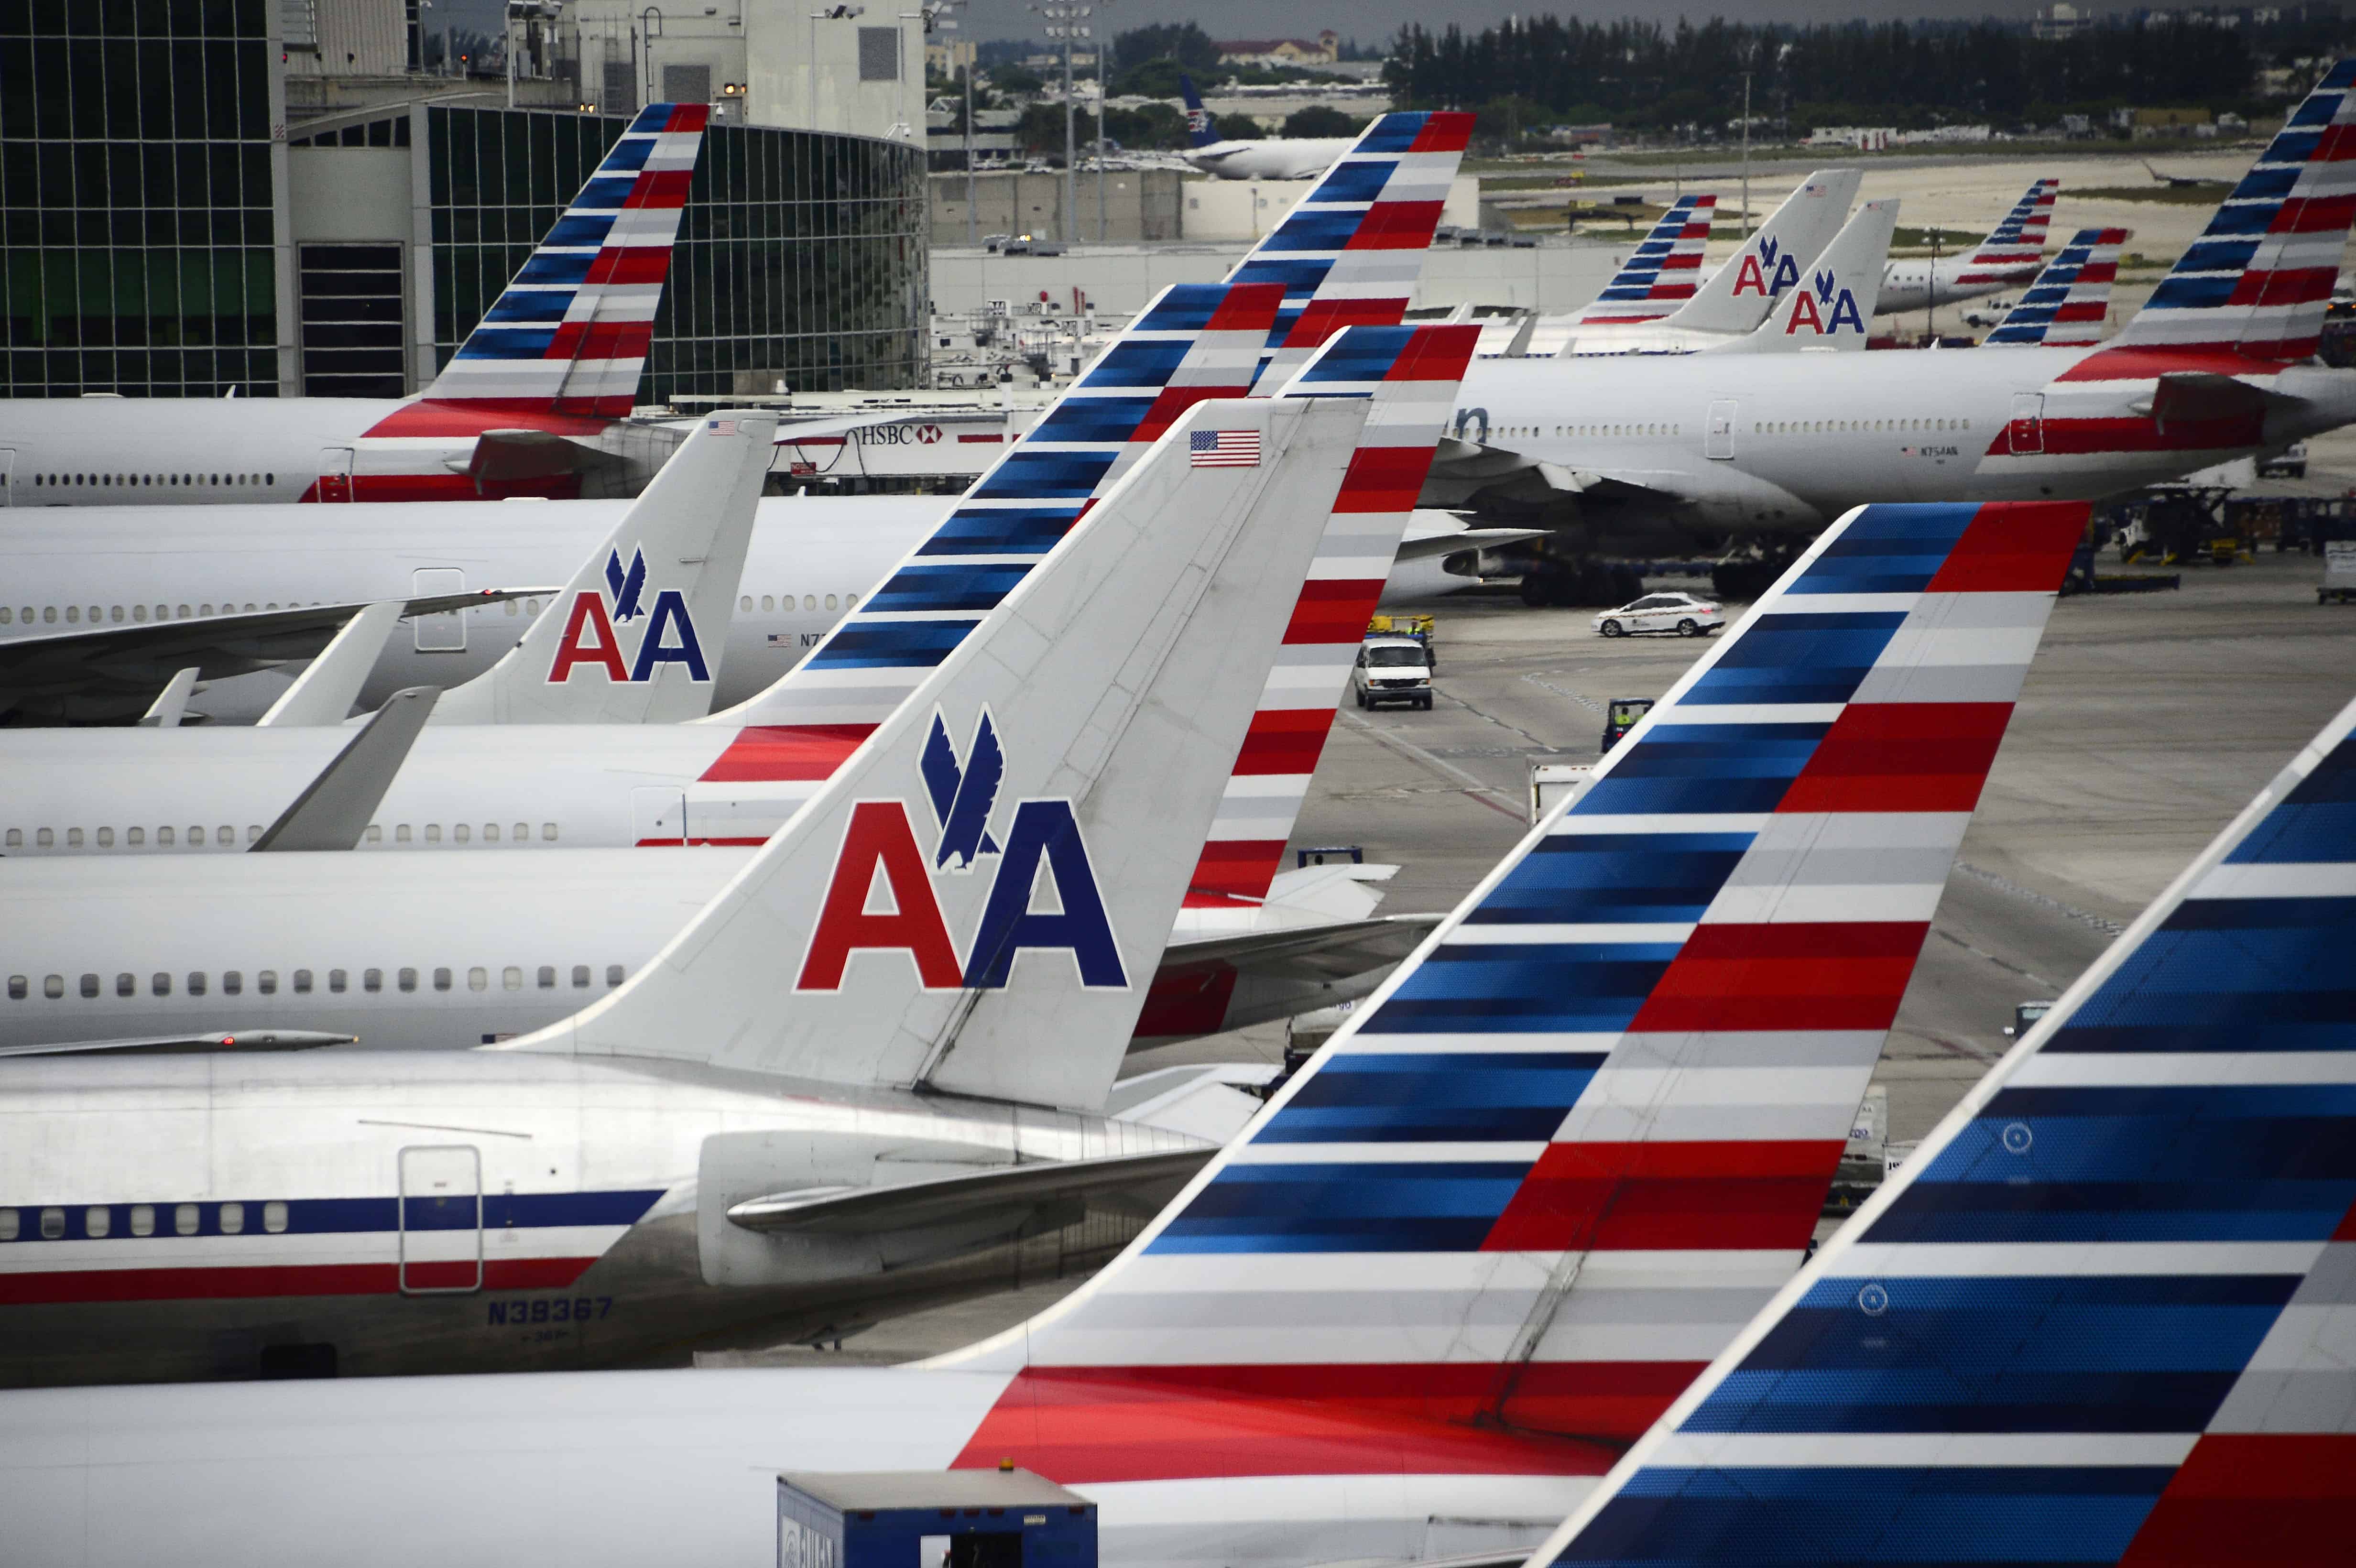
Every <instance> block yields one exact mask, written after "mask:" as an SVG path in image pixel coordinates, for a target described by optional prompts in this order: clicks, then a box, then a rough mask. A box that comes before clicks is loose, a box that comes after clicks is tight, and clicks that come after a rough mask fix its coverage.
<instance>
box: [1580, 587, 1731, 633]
mask: <svg viewBox="0 0 2356 1568" xmlns="http://www.w3.org/2000/svg"><path fill="white" fill-rule="evenodd" d="M1595 629H1596V630H1597V631H1599V632H1601V633H1602V634H1603V635H1605V636H1607V637H1624V636H1626V635H1628V634H1629V633H1631V632H1675V633H1676V635H1679V636H1681V637H1699V636H1706V635H1708V634H1710V633H1712V632H1722V631H1724V630H1726V616H1725V614H1724V613H1721V612H1720V611H1719V607H1718V606H1717V605H1715V604H1713V603H1710V602H1709V601H1708V600H1707V599H1697V598H1695V597H1694V596H1693V595H1692V594H1690V593H1647V594H1645V595H1644V597H1643V598H1642V599H1638V600H1635V601H1633V602H1632V603H1626V604H1622V605H1621V606H1620V608H1618V609H1617V610H1606V611H1605V612H1603V613H1601V615H1598V616H1597V617H1595Z"/></svg>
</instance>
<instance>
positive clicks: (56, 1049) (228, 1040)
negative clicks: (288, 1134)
mask: <svg viewBox="0 0 2356 1568" xmlns="http://www.w3.org/2000/svg"><path fill="white" fill-rule="evenodd" d="M358 1043H359V1036H358V1035H356V1034H323V1033H321V1032H320V1031H318V1030H316V1029H252V1030H246V1029H226V1030H224V1029H213V1030H209V1031H199V1032H197V1033H193V1034H148V1035H138V1036H134V1037H132V1038H129V1039H124V1040H71V1041H69V1042H67V1043H65V1044H62V1045H6V1046H0V1056H86V1055H92V1054H99V1053H104V1054H111V1055H116V1056H178V1055H185V1054H187V1053H189V1052H192V1051H316V1050H317V1049H318V1048H319V1047H321V1046H323V1045H356V1044H358Z"/></svg>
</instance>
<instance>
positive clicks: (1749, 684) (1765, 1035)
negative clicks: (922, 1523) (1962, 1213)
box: [940, 505, 2086, 1484]
mask: <svg viewBox="0 0 2356 1568" xmlns="http://www.w3.org/2000/svg"><path fill="white" fill-rule="evenodd" d="M2085 517H2086V508H2085V507H2083V505H2070V506H2064V505H2013V506H1987V507H1941V506H1891V507H1864V508H1861V509H1859V510H1858V511H1856V512H1853V513H1851V514H1850V515H1849V516H1848V517H1847V518H1845V519H1843V521H1842V522H1841V523H1839V524H1837V525H1836V526H1835V527H1834V528H1832V529H1830V530H1829V531H1828V532H1827V533H1826V535H1825V536H1824V537H1823V538H1822V539H1819V540H1818V541H1817V543H1816V544H1815V546H1814V547H1813V548H1812V549H1810V551H1809V552H1808V553H1807V554H1806V555H1805V556H1804V558H1803V559H1802V560H1800V562H1799V563H1797V564H1796V565H1795V566H1794V569H1793V571H1791V573H1790V574H1788V575H1787V577H1786V578H1785V579H1784V580H1783V581H1782V582H1781V583H1780V584H1778V586H1777V587H1776V589H1775V590H1774V591H1772V592H1771V593H1770V594H1769V595H1767V596H1766V597H1765V598H1764V599H1762V601H1761V602H1760V603H1759V604H1757V605H1756V606H1755V607H1754V608H1753V610H1752V611H1751V614H1750V615H1749V616H1747V617H1746V618H1745V620H1744V622H1743V623H1742V624H1741V625H1740V627H1738V628H1737V629H1736V630H1735V631H1734V632H1733V633H1731V634H1730V635H1729V638H1728V640H1727V641H1725V642H1723V643H1721V644H1719V645H1716V646H1714V647H1713V648H1712V649H1711V650H1710V652H1709V653H1708V655H1706V656H1704V657H1703V658H1702V659H1701V660H1700V661H1699V662H1698V663H1697V665H1696V666H1695V667H1694V668H1693V669H1692V670H1691V671H1689V672H1688V673H1687V675H1686V676H1685V677H1684V678H1682V679H1681V680H1680V681H1679V682H1678V683H1677V684H1676V686H1675V687H1674V688H1672V689H1671V690H1670V692H1669V694H1668V695H1667V697H1665V699H1663V701H1662V703H1661V705H1660V706H1659V707H1658V708H1656V709H1655V710H1654V711H1653V713H1652V714H1651V715H1650V717H1649V718H1648V719H1647V720H1646V721H1645V723H1644V725H1643V726H1641V727H1640V728H1639V729H1638V730H1637V731H1635V732H1634V733H1633V734H1632V735H1631V736H1630V737H1629V738H1628V739H1627V740H1626V741H1622V743H1621V744H1620V746H1619V747H1617V748H1616V749H1615V750H1614V751H1613V752H1612V753H1611V755H1609V756H1608V757H1606V758H1605V759H1604V761H1603V762H1602V763H1601V764H1600V765H1599V767H1598V769H1597V771H1596V774H1595V778H1594V781H1593V783H1592V784H1590V786H1589V787H1588V788H1587V790H1586V791H1585V792H1584V793H1583V794H1582V795H1580V797H1579V798H1578V799H1577V801H1576V802H1575V803H1574V804H1572V805H1570V806H1569V808H1568V809H1567V810H1566V809H1558V811H1557V812H1556V813H1555V814H1554V815H1553V816H1550V817H1549V818H1548V819H1547V821H1546V822H1545V823H1543V824H1542V825H1541V826H1540V827H1538V828H1537V830H1536V831H1535V832H1534V833H1533V834H1532V835H1531V836H1530V837H1528V838H1527V839H1526V840H1525V841H1524V843H1523V845H1522V846H1521V848H1519V849H1518V850H1516V851H1515V853H1514V854H1513V855H1512V856H1510V857H1508V859H1506V860H1505V863H1504V864H1502V865H1501V866H1500V867H1499V868H1498V869H1497V870H1495V871H1494V872H1493V873H1492V874H1491V875H1490V877H1489V878H1488V879H1487V880H1485V881H1484V882H1483V884H1482V886H1481V887H1480V888H1479V889H1477V890H1476V891H1474V892H1473V894H1472V896H1471V897H1470V898H1469V899H1468V900H1467V901H1466V902H1465V904H1464V905H1462V907H1461V908H1460V909H1459V910H1458V911H1457V912H1455V913H1454V914H1453V915H1451V917H1450V918H1449V919H1448V920H1447V921H1446V922H1444V923H1442V924H1441V925H1440V928H1439V929H1438V930H1437V931H1436V932H1435V933H1434V934H1433V936H1432V937H1431V938H1430V940H1428V941H1427V942H1426V944H1425V945H1424V946H1423V947H1422V949H1421V950H1419V953H1418V954H1417V955H1415V956H1414V957H1413V958H1411V959H1410V960H1408V963H1407V964H1406V965H1402V967H1401V969H1400V971H1399V972H1398V974H1397V975H1395V976H1393V977H1392V978H1391V979H1390V980H1389V981H1388V982H1387V983H1386V985H1385V986H1384V987H1383V988H1382V989H1381V990H1380V991H1379V992H1377V993H1376V997H1374V998H1373V1000H1372V1002H1371V1003H1370V1004H1369V1005H1368V1006H1367V1007H1366V1008H1365V1009H1364V1010H1362V1011H1361V1012H1360V1013H1359V1014H1358V1015H1357V1016H1356V1018H1355V1019H1353V1020H1352V1023H1351V1024H1350V1025H1348V1026H1345V1028H1344V1029H1343V1030H1342V1031H1341V1032H1340V1033H1339V1034H1337V1035H1336V1036H1335V1037H1334V1039H1333V1040H1332V1041H1331V1042H1330V1043H1329V1044H1328V1045H1327V1046H1326V1047H1325V1049H1324V1050H1323V1051H1321V1052H1320V1053H1319V1054H1318V1056H1317V1057H1316V1058H1315V1059H1314V1060H1312V1061H1311V1063H1310V1064H1309V1065H1308V1066H1307V1067H1306V1068H1304V1069H1303V1070H1302V1071H1301V1072H1300V1073H1299V1074H1298V1075H1296V1076H1295V1077H1294V1078H1293V1079H1292V1080H1291V1081H1290V1083H1288V1084H1287V1085H1286V1086H1285V1087H1284V1089H1283V1090H1282V1091H1281V1092H1280V1093H1279V1094H1278V1095H1277V1096H1276V1097H1275V1098H1274V1099H1273V1100H1271V1102H1270V1103H1269V1106H1268V1107H1267V1109H1266V1110H1264V1111H1263V1112H1262V1113H1261V1114H1260V1115H1258V1117H1257V1118H1256V1119H1255V1120H1254V1121H1253V1123H1252V1124H1251V1125H1250V1126H1249V1127H1248V1128H1247V1129H1246V1130H1245V1131H1244V1132H1243V1133H1242V1134H1241V1135H1239V1136H1237V1139H1236V1140H1235V1141H1234V1142H1233V1143H1231V1144H1230V1146H1229V1147H1228V1148H1227V1149H1226V1151H1225V1152H1224V1153H1223V1154H1222V1155H1221V1156H1220V1157H1219V1158H1218V1159H1217V1160H1215V1161H1214V1163H1213V1164H1212V1165H1211V1167H1209V1168H1207V1169H1206V1170H1205V1173H1204V1174H1203V1175H1202V1176H1201V1177H1199V1178H1197V1179H1196V1180H1195V1181H1194V1183H1193V1184H1192V1185H1191V1186H1190V1187H1189V1189H1187V1191H1186V1192H1185V1193H1183V1194H1182V1195H1181V1197H1180V1198H1179V1199H1178V1200H1176V1201H1175V1202H1174V1203H1173V1204H1172V1205H1171V1207H1170V1208H1169V1209H1167V1210H1165V1211H1163V1213H1162V1216H1161V1217H1160V1218H1159V1219H1158V1220H1157V1221H1155V1222H1154V1223H1153V1224H1152V1225H1151V1226H1150V1227H1148V1229H1147V1230H1146V1232H1144V1233H1143V1234H1142V1235H1141V1237H1140V1238H1139V1240H1138V1242H1137V1243H1134V1244H1133V1245H1132V1246H1131V1248H1130V1251H1129V1252H1128V1253H1125V1254H1124V1255H1123V1257H1122V1258H1121V1259H1120V1260H1119V1261H1118V1262H1117V1263H1116V1264H1113V1265H1112V1266H1111V1267H1110V1268H1108V1269H1107V1270H1106V1271H1105V1272H1104V1273H1103V1274H1101V1275H1098V1277H1097V1279H1096V1280H1094V1281H1092V1282H1091V1283H1090V1284H1089V1285H1087V1286H1085V1287H1083V1288H1082V1290H1081V1291H1079V1292H1077V1293H1076V1294H1075V1295H1074V1296H1071V1297H1069V1298H1067V1299H1066V1301H1065V1302H1064V1303H1062V1304H1061V1305H1059V1306H1058V1307H1055V1308H1052V1309H1050V1310H1049V1311H1048V1312H1047V1313H1045V1314H1044V1315H1043V1316H1042V1317H1038V1318H1036V1319H1033V1321H1032V1322H1031V1323H1030V1324H1029V1325H1027V1326H1026V1327H1025V1328H1023V1330H1022V1331H1021V1332H1020V1333H1018V1334H1013V1335H1009V1336H1006V1337H1004V1338H1002V1339H999V1340H996V1341H993V1342H991V1344H988V1345H985V1346H981V1347H979V1348H977V1349H975V1350H974V1351H972V1352H969V1353H967V1354H964V1355H961V1356H958V1357H956V1358H951V1359H949V1360H947V1361H944V1362H942V1363H940V1364H943V1365H956V1366H961V1367H970V1368H975V1369H989V1368H993V1367H994V1368H1001V1369H1003V1370H1006V1371H1012V1372H1013V1373H1014V1374H1015V1376H1014V1381H1013V1382H1012V1384H1011V1385H1010V1386H1009V1388H1008V1390H1007V1392H1006V1393H1005V1394H1004V1395H1003V1396H1002V1397H1001V1399H1000V1401H999V1402H998V1404H997V1406H996V1408H995V1409H994V1410H993V1411H992V1413H991V1415H990V1416H989V1417H988V1418H987V1419H985V1420H984V1421H983V1422H982V1424H981V1425H980V1428H979V1429H978V1431H977V1432H976V1433H975V1435H974V1436H973V1437H972V1439H971V1440H970V1441H969V1443H968V1444H967V1445H966V1448H965V1452H964V1455H963V1456H961V1457H960V1459H959V1461H958V1463H959V1464H961V1465H978V1466H981V1465H994V1464H996V1463H998V1462H999V1461H1000V1459H1001V1458H1003V1457H1007V1456H1012V1457H1013V1458H1014V1459H1015V1460H1016V1462H1017V1463H1021V1464H1024V1465H1028V1466H1030V1467H1032V1468H1034V1469H1037V1470H1039V1471H1041V1472H1042V1473H1044V1474H1046V1475H1049V1476H1052V1477H1055V1478H1056V1479H1058V1480H1062V1481H1066V1482H1068V1483H1072V1484H1086V1483H1087V1482H1090V1481H1118V1480H1124V1479H1136V1478H1142V1477H1155V1476H1159V1477H1178V1476H1236V1475H1309V1474H1370V1473H1377V1472H1393V1471H1398V1470H1411V1471H1416V1472H1421V1473H1441V1474H1457V1475H1478V1474H1489V1475H1525V1476H1580V1475H1585V1476H1596V1475H1601V1474H1602V1473H1603V1472H1604V1471H1605V1470H1606V1469H1608V1468H1609V1467H1610V1466H1611V1464H1612V1460H1613V1459H1614V1458H1615V1457H1616V1456H1618V1454H1619V1452H1620V1451H1621V1450H1622V1448H1623V1447H1624V1446H1625V1445H1626V1444H1627V1443H1628V1442H1629V1441H1631V1440H1633V1438H1634V1437H1635V1436H1636V1435H1638V1434H1639V1433H1641V1432H1642V1431H1643V1430H1644V1428H1645V1426H1647V1425H1648V1424H1650V1423H1651V1422H1652V1420H1653V1419H1654V1417H1655V1415H1657V1414H1658V1413H1660V1412H1661V1411H1662V1410H1663V1409H1665V1407H1666V1406H1667V1405H1668V1403H1670V1401H1671V1400H1673V1399H1674V1398H1675V1397H1676V1394H1677V1392H1679V1391H1680V1390H1682V1389H1683V1388H1684V1387H1685V1385H1686V1384H1687V1381H1690V1380H1691V1379H1692V1378H1693V1377H1694V1376H1695V1374H1696V1373H1697V1372H1698V1371H1700V1370H1701V1369H1702V1367H1704V1366H1705V1365H1707V1364H1708V1361H1709V1360H1710V1359H1711V1358H1712V1357H1713V1356H1715V1355H1716V1354H1717V1353H1718V1352H1719V1350H1720V1349H1723V1348H1724V1346H1725V1345H1726V1344H1727V1343H1728V1342H1729V1341H1730V1339H1732V1338H1733V1337H1734V1335H1735V1334H1736V1333H1737V1332H1738V1331H1739V1330H1740V1328H1741V1326H1742V1325H1743V1323H1745V1322H1746V1321H1747V1320H1748V1319H1749V1318H1750V1317H1751V1315H1752V1314H1753V1313H1754V1312H1755V1311H1756V1310H1757V1308H1758V1307H1760V1306H1762V1304H1763V1303H1764V1302H1766V1301H1767V1300H1768V1299H1769V1298H1770V1297H1771V1296H1772V1294H1773V1293H1774V1291H1775V1289H1776V1288H1777V1287H1778V1285H1781V1284H1782V1282H1783V1280H1784V1279H1785V1278H1787V1277H1788V1276H1789V1275H1790V1273H1791V1271H1792V1270H1793V1269H1794V1267H1795V1266H1796V1265H1797V1264H1798V1263H1799V1261H1800V1258H1801V1255H1802V1252H1803V1249H1804V1247H1805V1245H1806V1243H1807V1241H1808V1239H1809V1236H1810V1233H1811V1231H1812V1228H1813V1226H1814V1224H1815V1217H1816V1215H1817V1213H1818V1211H1819V1210H1820V1208H1821V1205H1822V1203H1823V1200H1824V1196H1825V1192H1826V1188H1827V1186H1828V1185H1829V1183H1830V1180H1831V1178H1832V1175H1833V1172H1834V1169H1835V1167H1836V1165H1837V1161H1838V1159H1839V1157H1840V1151H1841V1147H1842V1143H1843V1139H1844V1137H1845V1136H1846V1133H1847V1127H1848V1125H1849V1122H1850V1119H1851V1117H1852V1116H1853V1115H1854V1114H1855V1111H1856V1107H1857V1104H1858V1101H1859V1099H1860V1098H1861V1097H1862V1096H1863V1093H1864V1091H1865V1087H1866V1083H1867V1081H1868V1078H1869V1075H1870V1073H1871V1071H1872V1067H1873V1063H1874V1061H1875V1059H1876V1058H1877V1056H1878V1055H1879V1051H1880V1047H1881V1042H1882V1039H1883V1036H1884V1034H1885V1032H1886V1031H1887V1029H1888V1028H1889V1026H1890V1019H1891V1018H1892V1016H1893V1015H1894V1014H1895V1012H1896V1010H1897V1007H1898V1002H1899V998H1900V996H1901V993H1902V992H1903V991H1904V989H1905V987H1906V984H1907V980H1908V977H1909V976H1910V975H1911V974H1912V967H1913V963H1914V958H1915V955H1916V952H1917V950H1918V948H1919V947H1920V945H1921V944H1922V939H1923V935H1924V933H1925V932H1926V931H1927V929H1928V925H1929V922H1930V919H1931V915H1932V911H1933V907H1934V906H1935V904H1936V902H1937V901H1938V898H1939V894H1940V891H1941V889H1942V888H1943V886H1944V881H1945V878H1946V874H1947V869H1948V866H1949V863H1950V861H1951V859H1952V857H1953V855H1954V848H1955V846H1956V844H1957V843H1958V842H1959V841H1960V839H1961V838H1962V836H1963V831H1964V827H1965V823H1966V822H1967V821H1968V819H1969V816H1970V813H1971V810H1972V807H1973V805H1974V804H1975V802H1976V799H1977V797H1978V794H1979V790H1980V785H1981V784H1982V781H1983V780H1984V779H1985V777H1986V775H1987V767H1988V764H1989V763H1990V761H1991V760H1992V758H1993V757H1994V755H1995V752H1996V748H1997V742H1998V741H2000V740H2001V738H2002V735H2003V732H2004V728H2005V724H2006V721H2007V720H2008V717H2009V714H2010V711H2011V707H2012V703H2013V700H2014V699H2015V697H2016V695H2017V694H2018V692H2019V686H2020V682H2021V678H2022V676H2023V674H2024V673H2025V671H2026V669H2027V667H2028V663H2029V656H2030V655H2031V654H2032V652H2033V651H2034V649H2035V646H2036V644H2037V640H2038V637H2039V635H2040V632H2041V630H2042V627H2043V624H2044V621H2045V617H2046V614H2047V612H2048V611H2049V610H2050V608H2051V604H2052V602H2053V598H2054V594H2055V591H2056V589H2057V588H2058V587H2059V585H2060V582H2061V574H2062V571H2063V568H2064V567H2065V566H2066V564H2067V562H2068V560H2069V558H2070V555H2071V551H2072V549H2073V548H2074V546H2075V545H2076V543H2077V539H2078V537H2079V534H2080V532H2081V530H2082V528H2083V524H2084V520H2085ZM1345 1436H1346V1437H1347V1439H1348V1440H1344V1438H1345Z"/></svg>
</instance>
